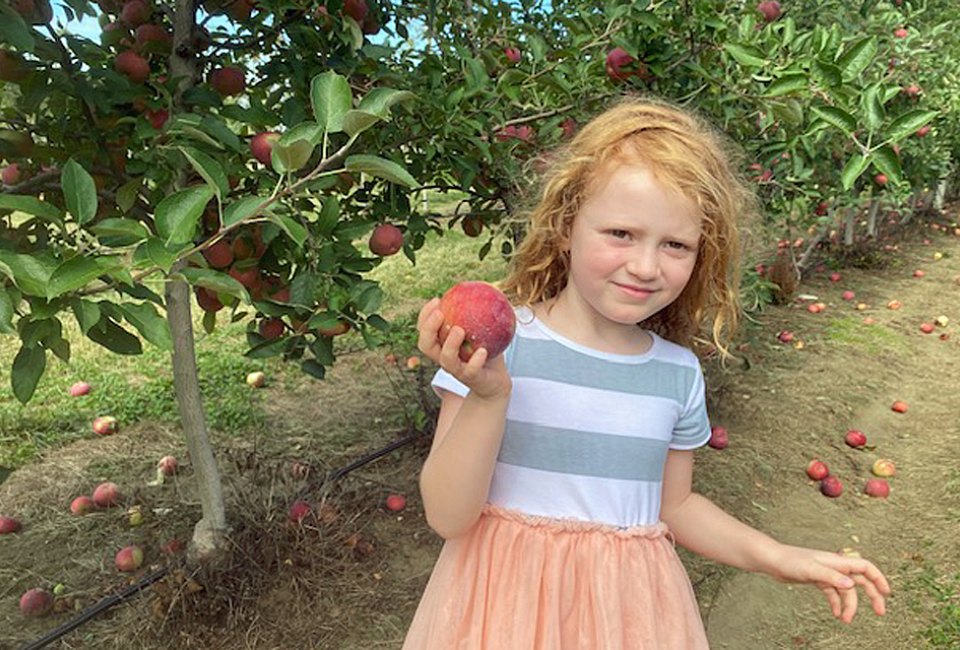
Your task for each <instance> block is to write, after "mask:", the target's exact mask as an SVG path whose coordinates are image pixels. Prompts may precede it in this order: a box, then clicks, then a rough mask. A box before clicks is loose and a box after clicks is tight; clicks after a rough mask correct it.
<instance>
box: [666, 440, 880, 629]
mask: <svg viewBox="0 0 960 650" xmlns="http://www.w3.org/2000/svg"><path fill="white" fill-rule="evenodd" d="M692 480H693V452H692V451H676V450H671V451H670V452H669V453H668V456H667V463H666V467H665V468H664V476H663V495H662V501H661V515H660V517H661V519H662V520H663V521H664V523H666V524H667V526H669V528H670V530H671V532H672V533H673V535H674V538H675V539H676V540H677V542H678V543H679V544H680V545H681V546H683V547H684V548H687V549H689V550H691V551H693V552H694V553H697V554H699V555H702V556H704V557H706V558H709V559H711V560H714V561H716V562H721V563H723V564H728V565H730V566H734V567H737V568H739V569H743V570H745V571H753V572H762V573H766V574H768V575H770V576H772V577H773V578H775V579H777V580H780V581H781V582H802V583H810V584H814V585H816V586H817V587H818V588H819V589H820V590H821V591H823V593H824V595H825V596H826V598H827V601H828V602H829V604H830V608H831V610H832V611H833V615H834V616H835V617H837V618H839V619H841V620H842V621H843V622H845V623H849V622H850V621H852V620H853V617H854V615H855V614H856V611H857V590H856V585H860V587H862V588H863V590H864V592H865V593H866V595H867V597H869V598H870V601H871V603H872V605H873V611H874V612H876V613H877V614H878V615H883V613H884V611H885V601H884V596H886V595H889V594H890V586H889V585H888V584H887V580H886V578H885V577H884V576H883V574H882V573H881V572H880V570H879V569H877V567H876V566H874V565H873V564H872V563H871V562H869V561H867V560H864V559H862V558H857V557H846V556H843V555H840V554H838V553H830V552H828V551H819V550H815V549H809V548H803V547H799V546H789V545H786V544H781V543H780V542H777V541H776V540H774V539H773V538H772V537H769V536H768V535H765V534H763V533H761V532H760V531H758V530H756V529H754V528H751V527H750V526H748V525H746V524H744V523H743V522H741V521H739V520H737V519H735V518H733V517H731V516H730V515H728V514H727V513H726V512H724V511H723V510H721V509H720V508H719V507H717V506H716V505H714V504H713V502H711V501H710V500H708V499H707V498H705V497H703V496H701V495H699V494H696V493H694V492H692V489H691V486H692Z"/></svg>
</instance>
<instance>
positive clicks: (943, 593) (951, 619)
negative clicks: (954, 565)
mask: <svg viewBox="0 0 960 650" xmlns="http://www.w3.org/2000/svg"><path fill="white" fill-rule="evenodd" d="M919 582H920V585H921V586H922V587H923V590H924V591H925V592H926V594H927V595H928V596H929V597H930V598H931V600H932V601H933V603H934V608H935V619H934V621H933V623H932V624H931V625H930V626H929V627H927V628H926V629H925V630H924V631H923V638H924V639H925V640H926V642H927V643H928V644H929V647H931V648H938V649H942V650H955V649H956V648H960V573H957V574H954V575H952V576H951V575H944V576H938V575H937V573H936V572H934V571H933V570H932V569H931V568H930V567H927V568H926V570H925V571H924V572H923V573H922V574H921V576H920V578H919Z"/></svg>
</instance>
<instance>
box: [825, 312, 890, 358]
mask: <svg viewBox="0 0 960 650" xmlns="http://www.w3.org/2000/svg"><path fill="white" fill-rule="evenodd" d="M824 334H825V337H826V340H827V341H829V342H831V343H837V344H841V345H850V346H854V347H857V348H860V349H861V350H863V351H864V352H868V353H870V354H878V353H881V352H900V351H904V350H906V347H907V346H906V344H905V343H904V341H903V336H902V335H900V334H897V333H896V332H894V331H892V330H890V329H889V328H887V327H885V326H884V325H882V324H880V323H875V324H874V325H872V326H870V327H864V326H863V321H862V319H859V318H853V317H850V316H846V317H843V318H835V319H833V320H832V321H830V324H829V325H828V326H827V328H826V331H825V333H824Z"/></svg>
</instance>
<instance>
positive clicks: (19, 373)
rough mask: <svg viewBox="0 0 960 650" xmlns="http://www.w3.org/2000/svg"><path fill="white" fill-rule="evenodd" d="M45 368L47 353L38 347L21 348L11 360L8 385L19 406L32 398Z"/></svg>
mask: <svg viewBox="0 0 960 650" xmlns="http://www.w3.org/2000/svg"><path fill="white" fill-rule="evenodd" d="M46 367H47V352H46V350H44V349H43V348H41V347H40V346H33V347H27V346H23V347H21V348H20V351H19V352H17V356H16V357H15V358H14V360H13V372H12V373H11V374H10V384H11V386H12V387H13V394H14V395H15V396H16V398H17V399H18V400H19V401H20V403H21V404H26V403H27V402H29V401H30V398H31V397H33V392H34V391H35V390H36V389H37V383H38V382H39V381H40V377H42V376H43V371H44V370H45V369H46Z"/></svg>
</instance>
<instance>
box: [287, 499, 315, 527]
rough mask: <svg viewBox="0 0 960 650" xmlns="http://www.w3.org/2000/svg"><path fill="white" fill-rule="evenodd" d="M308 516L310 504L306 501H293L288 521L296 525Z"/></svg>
mask: <svg viewBox="0 0 960 650" xmlns="http://www.w3.org/2000/svg"><path fill="white" fill-rule="evenodd" d="M309 514H310V504H309V503H307V502H306V501H294V502H293V504H292V505H291V506H290V512H289V517H288V518H289V519H290V521H291V522H293V523H295V524H298V523H300V522H301V521H303V520H304V518H306V516H307V515H309Z"/></svg>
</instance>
